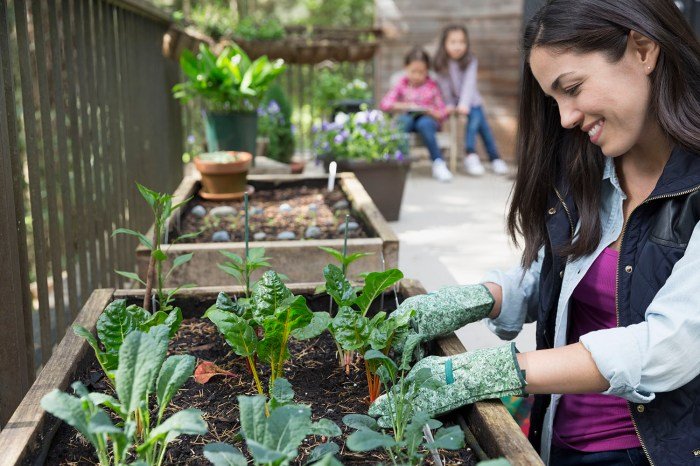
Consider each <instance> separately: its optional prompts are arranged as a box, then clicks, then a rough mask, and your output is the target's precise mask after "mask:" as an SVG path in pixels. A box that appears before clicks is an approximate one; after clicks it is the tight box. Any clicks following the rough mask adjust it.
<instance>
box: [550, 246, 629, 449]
mask: <svg viewBox="0 0 700 466" xmlns="http://www.w3.org/2000/svg"><path fill="white" fill-rule="evenodd" d="M618 254H619V253H618V252H617V251H616V250H614V249H611V248H606V249H605V250H603V252H602V253H601V254H600V255H599V256H598V258H596V260H595V262H593V265H591V268H590V269H589V270H588V272H587V273H586V276H585V277H583V280H581V282H580V283H579V284H578V286H577V287H576V289H575V290H574V294H573V296H572V303H571V315H570V323H569V329H568V334H567V343H569V344H571V343H576V342H578V341H579V337H581V335H585V334H586V333H589V332H592V331H594V330H602V329H607V328H614V327H617V316H616V315H615V275H616V270H617V258H618ZM552 443H553V444H554V445H556V446H558V447H565V448H573V449H575V450H580V451H587V452H595V451H608V450H622V449H626V448H636V447H639V446H640V443H639V438H638V437H637V434H636V432H635V430H634V424H632V416H631V414H630V412H629V408H628V406H627V401H625V400H624V399H623V398H619V397H617V396H613V395H602V394H599V393H590V394H582V395H562V397H561V400H560V402H559V407H558V409H557V415H556V419H555V420H554V436H553V438H552Z"/></svg>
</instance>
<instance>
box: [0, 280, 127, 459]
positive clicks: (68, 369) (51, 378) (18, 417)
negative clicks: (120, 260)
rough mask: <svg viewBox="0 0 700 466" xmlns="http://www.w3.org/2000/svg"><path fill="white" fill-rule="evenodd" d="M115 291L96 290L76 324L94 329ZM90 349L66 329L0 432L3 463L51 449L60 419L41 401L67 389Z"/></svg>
mask: <svg viewBox="0 0 700 466" xmlns="http://www.w3.org/2000/svg"><path fill="white" fill-rule="evenodd" d="M113 294H114V290H113V289H110V288H107V289H98V290H95V291H94V292H93V293H92V295H91V296H90V299H88V301H87V302H86V303H85V306H83V309H82V310H81V311H80V313H79V314H78V317H77V318H76V319H75V322H74V323H75V324H79V325H82V326H84V327H86V328H87V329H88V330H90V331H92V332H94V330H95V323H96V322H97V318H98V317H99V316H100V314H101V313H102V310H103V309H104V308H105V306H107V304H108V303H109V302H110V301H111V300H112V295H113ZM88 348H89V345H88V344H87V342H86V341H85V340H83V339H82V338H80V337H78V336H77V335H75V334H74V333H73V332H72V331H69V332H66V335H65V336H64V337H63V339H62V340H61V343H60V344H59V345H58V347H56V349H55V351H54V352H53V354H52V355H51V358H50V359H49V361H48V362H47V363H46V366H44V369H43V370H42V371H41V372H40V373H39V375H38V377H37V380H36V381H35V382H34V384H33V385H32V386H31V388H30V389H29V391H28V392H27V394H26V395H25V397H24V399H23V400H22V402H21V403H20V405H19V406H18V407H17V410H15V413H14V414H13V415H12V417H11V418H10V420H9V422H8V423H7V425H6V426H5V428H4V429H3V430H2V432H0V452H2V457H1V458H0V464H1V465H15V464H19V462H20V461H21V460H22V458H23V456H24V455H25V454H26V453H27V451H29V450H35V449H38V448H40V447H41V446H44V447H46V448H48V444H49V443H50V442H47V441H45V440H46V437H48V438H51V436H53V433H54V431H55V429H56V428H57V427H58V425H59V424H60V422H57V420H56V419H53V418H52V421H53V422H52V421H49V420H48V416H47V415H46V412H45V411H44V410H43V409H42V408H41V405H40V404H39V403H40V401H41V399H42V398H43V396H44V395H46V394H47V393H48V392H50V391H51V390H53V389H54V388H58V389H60V390H66V389H67V388H68V386H69V384H70V383H71V382H72V378H73V374H74V373H75V370H76V368H77V365H78V363H79V362H80V361H81V360H82V358H83V355H84V354H85V351H86V350H87V349H88ZM49 423H51V425H49Z"/></svg>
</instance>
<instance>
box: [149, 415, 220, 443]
mask: <svg viewBox="0 0 700 466" xmlns="http://www.w3.org/2000/svg"><path fill="white" fill-rule="evenodd" d="M206 433H207V423H206V422H204V419H202V412H201V411H200V410H198V409H194V408H188V409H185V410H182V411H178V412H177V413H175V414H173V415H172V416H170V417H169V418H168V419H166V420H165V421H163V423H162V424H160V425H159V426H157V427H156V428H155V429H153V430H152V431H151V433H150V434H149V435H148V440H147V441H146V443H145V444H144V445H147V444H151V445H152V444H153V443H154V442H157V441H159V440H162V439H165V443H166V444H167V443H169V442H170V441H172V440H174V439H175V438H177V437H178V436H180V435H182V434H187V435H204V434H206Z"/></svg>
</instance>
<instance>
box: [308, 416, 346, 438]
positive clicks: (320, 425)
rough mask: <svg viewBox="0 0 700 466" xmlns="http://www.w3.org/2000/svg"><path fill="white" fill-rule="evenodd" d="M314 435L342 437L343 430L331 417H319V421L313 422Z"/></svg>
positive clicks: (312, 432)
mask: <svg viewBox="0 0 700 466" xmlns="http://www.w3.org/2000/svg"><path fill="white" fill-rule="evenodd" d="M310 433H311V434H312V435H320V436H324V437H340V436H341V435H342V434H343V431H341V430H340V427H338V425H337V424H336V423H335V422H333V421H331V420H330V419H325V418H324V419H319V420H318V422H312V423H311V432H310Z"/></svg>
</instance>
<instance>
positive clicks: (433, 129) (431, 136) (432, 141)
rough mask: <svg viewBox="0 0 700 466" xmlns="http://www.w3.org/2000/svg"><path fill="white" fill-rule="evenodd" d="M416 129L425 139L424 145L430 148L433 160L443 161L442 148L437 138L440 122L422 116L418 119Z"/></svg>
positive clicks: (415, 124)
mask: <svg viewBox="0 0 700 466" xmlns="http://www.w3.org/2000/svg"><path fill="white" fill-rule="evenodd" d="M414 128H415V131H416V132H417V133H418V134H420V136H421V138H422V139H423V144H425V146H426V147H427V148H428V152H430V158H431V160H437V159H442V152H440V147H439V146H438V143H437V138H436V137H435V134H436V133H437V130H438V122H437V121H435V119H434V118H433V117H431V116H428V115H422V116H420V117H418V118H416V120H415V123H414Z"/></svg>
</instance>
